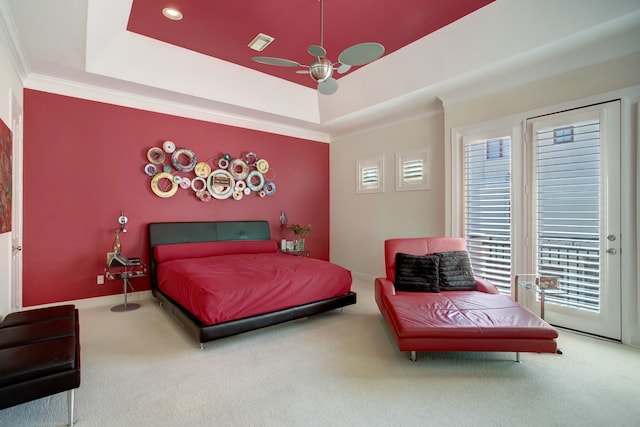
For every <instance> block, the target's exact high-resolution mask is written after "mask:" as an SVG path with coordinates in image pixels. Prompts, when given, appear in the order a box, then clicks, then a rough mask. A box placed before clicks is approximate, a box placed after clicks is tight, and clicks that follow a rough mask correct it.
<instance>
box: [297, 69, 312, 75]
mask: <svg viewBox="0 0 640 427" xmlns="http://www.w3.org/2000/svg"><path fill="white" fill-rule="evenodd" d="M310 72H311V71H309V70H308V69H307V70H298V71H296V73H297V74H309V73H310Z"/></svg>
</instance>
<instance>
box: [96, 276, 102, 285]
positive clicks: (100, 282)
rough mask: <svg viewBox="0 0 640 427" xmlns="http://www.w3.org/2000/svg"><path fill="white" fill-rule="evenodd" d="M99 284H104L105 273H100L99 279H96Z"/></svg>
mask: <svg viewBox="0 0 640 427" xmlns="http://www.w3.org/2000/svg"><path fill="white" fill-rule="evenodd" d="M96 283H97V284H98V285H104V275H102V274H98V279H97V280H96Z"/></svg>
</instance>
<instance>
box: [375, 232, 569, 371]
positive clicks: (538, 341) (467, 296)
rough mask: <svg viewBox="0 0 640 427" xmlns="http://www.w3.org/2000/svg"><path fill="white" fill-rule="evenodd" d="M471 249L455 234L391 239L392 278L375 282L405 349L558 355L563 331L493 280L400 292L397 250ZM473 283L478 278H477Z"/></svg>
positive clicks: (387, 246) (388, 248) (412, 353)
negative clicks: (467, 287) (501, 290)
mask: <svg viewBox="0 0 640 427" xmlns="http://www.w3.org/2000/svg"><path fill="white" fill-rule="evenodd" d="M451 251H466V241H465V240H464V239H462V238H453V237H427V238H403V239H389V240H386V241H385V264H386V274H387V277H386V278H383V277H379V278H377V279H376V280H375V299H376V303H377V304H378V308H379V309H380V312H381V313H382V317H383V318H384V320H385V322H386V324H387V326H388V327H389V330H390V331H391V333H392V335H393V338H394V339H395V341H396V343H397V344H398V348H399V350H400V351H407V352H410V358H411V360H413V361H415V360H416V353H417V352H428V351H478V352H489V351H491V352H493V351H495V352H515V353H516V361H520V354H519V353H520V352H537V353H556V351H557V343H556V338H557V337H558V332H557V331H556V330H555V329H554V328H553V327H552V326H551V325H549V324H548V323H547V322H545V321H544V320H542V319H541V318H540V317H539V316H537V315H536V314H534V313H532V312H531V311H529V310H527V309H526V308H524V307H523V306H521V305H520V304H518V303H517V302H515V301H513V300H511V299H510V298H509V297H507V296H506V295H501V294H499V293H498V290H497V289H496V287H495V286H493V285H492V284H490V283H489V282H487V281H485V280H482V279H479V278H475V288H476V290H446V291H440V292H435V291H431V292H415V291H413V292H406V291H402V292H401V291H396V289H395V286H394V281H395V280H396V254H398V253H401V254H411V255H420V256H423V255H427V254H434V253H443V252H451ZM471 280H472V282H473V277H472V279H471Z"/></svg>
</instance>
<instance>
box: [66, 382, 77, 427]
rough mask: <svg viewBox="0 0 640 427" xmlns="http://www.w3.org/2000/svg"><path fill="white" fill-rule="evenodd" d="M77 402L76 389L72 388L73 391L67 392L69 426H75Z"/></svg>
mask: <svg viewBox="0 0 640 427" xmlns="http://www.w3.org/2000/svg"><path fill="white" fill-rule="evenodd" d="M75 400H76V389H75V388H72V389H71V390H67V405H68V406H69V425H70V426H72V425H73V420H74V417H75V414H74V412H75V411H74V410H75V408H74V405H75Z"/></svg>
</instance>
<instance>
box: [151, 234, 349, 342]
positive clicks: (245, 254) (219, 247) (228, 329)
mask: <svg viewBox="0 0 640 427" xmlns="http://www.w3.org/2000/svg"><path fill="white" fill-rule="evenodd" d="M149 255H150V256H149V258H150V262H149V271H150V276H151V291H152V293H153V295H154V297H156V298H157V299H158V300H159V301H160V305H161V306H162V307H164V308H165V309H166V310H167V311H168V312H169V313H170V314H171V315H172V316H173V317H174V318H175V319H176V320H177V321H178V322H179V323H180V324H181V325H182V326H183V327H184V328H185V329H186V330H187V332H188V333H189V334H190V335H191V336H193V338H195V339H196V340H197V341H198V342H200V344H201V346H204V343H206V342H209V341H212V340H216V339H219V338H223V337H228V336H231V335H236V334H240V333H243V332H247V331H251V330H254V329H259V328H263V327H266V326H270V325H275V324H278V323H282V322H286V321H289V320H295V319H299V318H303V317H309V316H312V315H314V314H318V313H322V312H325V311H329V310H334V309H337V308H341V307H344V306H347V305H350V304H355V303H356V293H355V292H353V291H351V281H352V277H351V272H350V271H349V270H346V269H344V268H342V267H340V266H338V265H336V264H332V263H330V262H327V261H324V260H319V259H315V258H309V257H299V256H294V255H290V254H285V253H281V252H280V251H279V250H278V243H277V242H276V241H274V240H272V239H271V235H270V227H269V223H268V222H267V221H216V222H165V223H151V224H149Z"/></svg>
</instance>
